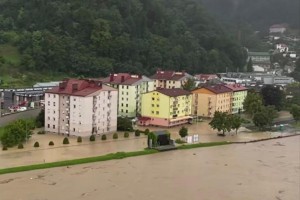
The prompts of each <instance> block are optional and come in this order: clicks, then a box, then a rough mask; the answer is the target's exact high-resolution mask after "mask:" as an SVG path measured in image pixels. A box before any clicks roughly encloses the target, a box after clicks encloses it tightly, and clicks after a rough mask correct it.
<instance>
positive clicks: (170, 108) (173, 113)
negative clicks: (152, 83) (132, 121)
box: [138, 88, 192, 127]
mask: <svg viewBox="0 0 300 200" xmlns="http://www.w3.org/2000/svg"><path fill="white" fill-rule="evenodd" d="M191 107H192V94H191V93H190V92H188V91H185V90H183V89H179V88H175V89H158V90H155V91H152V92H148V93H146V94H143V95H142V116H141V117H139V120H138V124H139V125H142V126H149V125H153V126H163V127H172V126H176V125H180V124H185V123H188V122H189V121H190V120H191V109H192V108H191Z"/></svg>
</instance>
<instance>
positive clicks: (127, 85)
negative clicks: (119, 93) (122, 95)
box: [126, 85, 128, 94]
mask: <svg viewBox="0 0 300 200" xmlns="http://www.w3.org/2000/svg"><path fill="white" fill-rule="evenodd" d="M126 88H127V89H128V85H127V87H126ZM127 94H128V92H127Z"/></svg>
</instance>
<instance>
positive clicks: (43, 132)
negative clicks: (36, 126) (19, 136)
mask: <svg viewBox="0 0 300 200" xmlns="http://www.w3.org/2000/svg"><path fill="white" fill-rule="evenodd" d="M45 133H46V132H45V131H39V132H37V134H39V135H43V134H45Z"/></svg>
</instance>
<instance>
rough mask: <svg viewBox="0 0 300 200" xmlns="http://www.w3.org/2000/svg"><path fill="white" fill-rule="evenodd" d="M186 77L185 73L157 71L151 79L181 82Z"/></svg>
mask: <svg viewBox="0 0 300 200" xmlns="http://www.w3.org/2000/svg"><path fill="white" fill-rule="evenodd" d="M184 76H185V72H175V71H161V70H157V71H156V74H154V75H152V76H151V77H150V78H152V79H158V80H174V81H175V80H179V79H181V78H183V77H184Z"/></svg>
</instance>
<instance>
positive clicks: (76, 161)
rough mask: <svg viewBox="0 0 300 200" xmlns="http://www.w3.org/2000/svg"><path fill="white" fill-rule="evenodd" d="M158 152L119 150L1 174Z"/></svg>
mask: <svg viewBox="0 0 300 200" xmlns="http://www.w3.org/2000/svg"><path fill="white" fill-rule="evenodd" d="M157 152H158V151H157V150H153V149H151V150H144V151H135V152H117V153H111V154H107V155H103V156H97V157H89V158H80V159H75V160H66V161H58V162H52V163H43V164H35V165H27V166H19V167H12V168H6V169H0V174H8V173H16V172H23V171H31V170H36V169H46V168H53V167H63V166H70V165H78V164H85V163H92V162H99V161H106V160H114V159H123V158H128V157H134V156H141V155H148V154H154V153H157Z"/></svg>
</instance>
